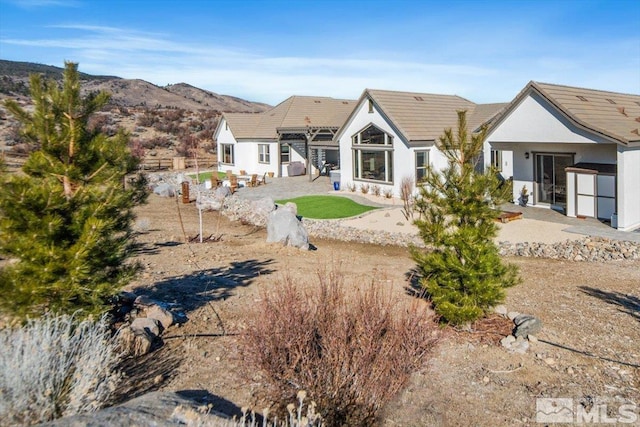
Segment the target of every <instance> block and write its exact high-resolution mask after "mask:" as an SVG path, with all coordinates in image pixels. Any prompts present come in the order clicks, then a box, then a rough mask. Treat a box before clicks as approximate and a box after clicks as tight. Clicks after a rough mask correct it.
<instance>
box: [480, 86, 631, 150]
mask: <svg viewBox="0 0 640 427" xmlns="http://www.w3.org/2000/svg"><path fill="white" fill-rule="evenodd" d="M532 92H535V93H537V94H538V95H540V96H541V97H543V98H544V99H545V100H546V101H547V102H549V104H551V105H552V106H553V107H554V108H556V109H557V110H558V111H559V112H561V113H562V114H563V115H564V116H565V117H567V119H569V120H570V121H571V122H572V123H574V124H575V125H577V126H578V127H580V128H582V129H584V130H587V131H589V132H592V133H595V134H598V135H600V136H604V137H606V138H608V139H612V140H614V141H615V142H618V143H620V144H623V145H627V144H628V143H630V142H640V131H639V129H640V95H630V94H623V93H617V92H607V91H600V90H594V89H583V88H577V87H571V86H561V85H554V84H549V83H539V82H534V81H531V82H529V83H528V84H527V86H525V88H524V89H523V90H522V91H520V93H519V94H518V95H517V96H516V97H515V99H514V100H513V101H512V102H511V103H510V104H509V106H508V107H507V108H506V109H505V110H504V111H503V112H502V113H501V115H500V117H499V118H498V119H497V120H496V121H495V122H494V123H493V124H492V125H491V128H492V129H495V128H496V127H497V126H499V124H500V123H502V121H504V120H505V119H506V117H507V116H508V115H509V114H511V113H512V112H513V111H514V110H515V109H516V108H517V106H518V105H520V103H521V102H522V101H523V100H524V98H525V97H527V96H529V95H530V94H531V93H532Z"/></svg>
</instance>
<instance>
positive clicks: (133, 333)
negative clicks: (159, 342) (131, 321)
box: [118, 325, 154, 357]
mask: <svg viewBox="0 0 640 427" xmlns="http://www.w3.org/2000/svg"><path fill="white" fill-rule="evenodd" d="M118 339H119V340H120V345H121V346H122V349H123V350H124V351H125V352H126V353H128V354H131V355H133V356H136V357H138V356H144V355H145V354H147V353H149V352H150V351H151V347H152V345H153V340H154V337H153V336H152V335H151V333H149V332H147V331H146V330H145V329H136V330H134V329H132V328H131V326H129V325H127V326H124V327H122V328H121V329H120V330H119V331H118Z"/></svg>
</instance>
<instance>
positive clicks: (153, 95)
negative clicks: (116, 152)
mask: <svg viewBox="0 0 640 427" xmlns="http://www.w3.org/2000/svg"><path fill="white" fill-rule="evenodd" d="M62 72H63V69H62V68H59V67H54V66H50V65H42V64H35V63H30V62H16V61H7V60H0V94H2V95H6V96H10V97H23V96H27V95H28V81H29V79H28V76H29V75H30V74H32V73H39V74H44V76H45V77H46V78H59V79H62ZM80 76H81V78H82V80H83V82H82V88H83V90H85V91H94V90H105V91H107V92H109V93H111V95H112V98H111V103H112V104H113V105H117V106H122V107H146V108H149V109H153V108H179V109H184V110H189V111H198V110H214V111H218V112H240V113H243V112H246V113H256V112H261V111H265V110H267V109H269V108H271V107H270V106H269V105H266V104H262V103H258V102H251V101H247V100H244V99H240V98H237V97H234V96H228V95H219V94H217V93H214V92H210V91H207V90H203V89H199V88H197V87H194V86H191V85H188V84H186V83H179V84H175V85H169V86H166V87H160V86H156V85H154V84H152V83H149V82H147V81H144V80H140V79H122V78H120V77H113V76H92V75H90V74H86V73H80Z"/></svg>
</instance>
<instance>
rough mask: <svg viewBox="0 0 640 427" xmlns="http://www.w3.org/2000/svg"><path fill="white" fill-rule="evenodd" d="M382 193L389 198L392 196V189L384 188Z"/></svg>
mask: <svg viewBox="0 0 640 427" xmlns="http://www.w3.org/2000/svg"><path fill="white" fill-rule="evenodd" d="M382 194H383V195H384V197H385V198H386V199H390V198H392V197H393V190H392V189H391V188H385V189H384V191H383V192H382Z"/></svg>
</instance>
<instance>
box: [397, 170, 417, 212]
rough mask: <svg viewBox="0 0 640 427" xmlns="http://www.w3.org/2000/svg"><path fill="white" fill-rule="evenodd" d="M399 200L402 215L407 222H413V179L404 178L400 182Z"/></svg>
mask: <svg viewBox="0 0 640 427" xmlns="http://www.w3.org/2000/svg"><path fill="white" fill-rule="evenodd" d="M400 198H401V199H402V215H404V217H405V219H406V220H407V221H409V220H413V213H414V211H415V206H414V204H413V202H414V200H413V178H411V177H410V176H405V177H404V178H402V181H400Z"/></svg>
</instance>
